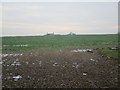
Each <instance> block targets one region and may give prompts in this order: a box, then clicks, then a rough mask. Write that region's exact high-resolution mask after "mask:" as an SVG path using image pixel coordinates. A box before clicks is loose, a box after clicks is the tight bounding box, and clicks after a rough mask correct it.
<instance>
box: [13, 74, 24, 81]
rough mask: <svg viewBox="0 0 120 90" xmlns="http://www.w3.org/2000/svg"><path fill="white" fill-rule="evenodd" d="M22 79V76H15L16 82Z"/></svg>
mask: <svg viewBox="0 0 120 90" xmlns="http://www.w3.org/2000/svg"><path fill="white" fill-rule="evenodd" d="M21 78H22V76H20V75H17V76H13V79H14V81H18V80H19V79H21Z"/></svg>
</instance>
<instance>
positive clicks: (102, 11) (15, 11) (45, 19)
mask: <svg viewBox="0 0 120 90" xmlns="http://www.w3.org/2000/svg"><path fill="white" fill-rule="evenodd" d="M2 11H3V12H2V15H3V17H2V21H3V36H6V35H8V36H9V35H13V36H14V35H38V34H41V35H43V34H46V33H47V32H54V33H59V34H67V33H69V32H75V33H77V34H96V33H99V34H101V33H117V32H118V29H117V26H118V3H117V2H84V3H83V2H71V3H70V2H66V3H65V2H58V3H54V2H50V3H49V2H47V3H42V2H41V3H25V2H23V3H3V9H2Z"/></svg>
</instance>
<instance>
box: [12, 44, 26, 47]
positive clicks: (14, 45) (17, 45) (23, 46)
mask: <svg viewBox="0 0 120 90" xmlns="http://www.w3.org/2000/svg"><path fill="white" fill-rule="evenodd" d="M13 46H17V47H27V46H28V45H27V44H25V45H13Z"/></svg>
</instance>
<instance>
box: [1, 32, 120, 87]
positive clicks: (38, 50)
mask: <svg viewBox="0 0 120 90" xmlns="http://www.w3.org/2000/svg"><path fill="white" fill-rule="evenodd" d="M116 47H118V35H117V34H111V35H110V34H109V35H53V36H21V37H20V36H17V37H3V38H2V51H3V53H2V65H3V77H2V84H3V88H85V87H88V88H99V87H100V88H109V87H118V68H119V66H120V65H119V64H118V48H117V49H116Z"/></svg>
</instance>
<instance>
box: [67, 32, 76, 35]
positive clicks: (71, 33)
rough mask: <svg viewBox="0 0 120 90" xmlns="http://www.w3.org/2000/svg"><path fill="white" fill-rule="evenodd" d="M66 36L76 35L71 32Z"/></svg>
mask: <svg viewBox="0 0 120 90" xmlns="http://www.w3.org/2000/svg"><path fill="white" fill-rule="evenodd" d="M68 35H76V34H75V33H73V32H70V33H69V34H68Z"/></svg>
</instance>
